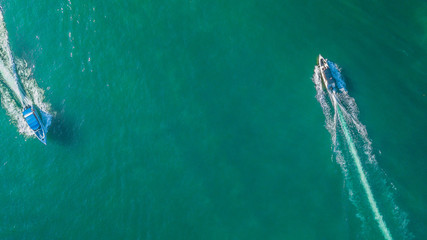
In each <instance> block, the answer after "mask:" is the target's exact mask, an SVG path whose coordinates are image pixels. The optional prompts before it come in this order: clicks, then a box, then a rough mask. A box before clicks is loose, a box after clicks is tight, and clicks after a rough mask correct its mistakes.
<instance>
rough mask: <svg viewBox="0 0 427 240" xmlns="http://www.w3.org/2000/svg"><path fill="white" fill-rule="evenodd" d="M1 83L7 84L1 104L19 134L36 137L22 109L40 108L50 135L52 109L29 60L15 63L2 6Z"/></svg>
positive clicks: (1, 87) (1, 91) (0, 86)
mask: <svg viewBox="0 0 427 240" xmlns="http://www.w3.org/2000/svg"><path fill="white" fill-rule="evenodd" d="M15 63H16V64H15ZM0 80H2V81H1V83H3V84H0V94H1V98H0V99H1V104H2V106H3V108H4V109H5V110H6V113H7V115H9V117H10V118H11V122H12V123H14V124H15V125H16V126H17V127H18V131H19V133H21V134H23V135H24V136H32V135H34V132H33V131H32V130H31V129H30V127H29V126H28V124H27V123H26V122H25V119H24V118H23V116H22V108H23V107H25V106H28V105H32V106H37V108H38V109H39V110H40V113H41V116H42V120H43V122H44V125H45V128H46V131H47V129H48V127H49V125H50V123H51V119H52V114H51V113H50V112H51V106H50V104H49V103H48V102H45V101H44V99H45V96H44V90H43V89H42V88H40V87H39V86H38V85H37V83H36V81H35V79H34V78H33V77H32V70H31V68H30V67H28V65H27V63H26V62H25V60H21V59H16V62H15V61H14V58H13V55H12V51H11V49H10V46H9V40H8V32H7V29H6V23H5V21H4V17H3V12H2V9H1V6H0ZM19 80H21V81H19ZM21 84H22V85H21Z"/></svg>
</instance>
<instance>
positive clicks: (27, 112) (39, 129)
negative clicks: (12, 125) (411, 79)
mask: <svg viewBox="0 0 427 240" xmlns="http://www.w3.org/2000/svg"><path fill="white" fill-rule="evenodd" d="M22 114H23V115H24V119H25V121H26V122H27V124H28V126H30V128H31V130H33V131H34V134H35V135H36V137H37V138H38V139H39V140H40V142H42V143H44V144H45V145H46V130H45V127H44V125H43V122H42V121H41V118H40V117H39V115H38V114H37V112H36V111H35V110H34V108H33V106H31V105H30V106H26V107H25V108H24V111H23V113H22Z"/></svg>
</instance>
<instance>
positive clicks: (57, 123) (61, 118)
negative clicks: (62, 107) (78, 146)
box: [47, 112, 77, 146]
mask: <svg viewBox="0 0 427 240" xmlns="http://www.w3.org/2000/svg"><path fill="white" fill-rule="evenodd" d="M75 129H76V127H75V124H74V121H73V120H72V119H71V118H70V117H68V116H66V115H65V114H64V113H63V112H60V113H57V114H55V116H53V117H52V122H51V125H50V127H49V130H48V133H47V137H48V142H49V140H50V141H54V142H57V143H59V144H61V145H64V146H70V145H74V144H75V143H76V142H77V140H76V139H77V135H76V132H75ZM48 144H49V143H48Z"/></svg>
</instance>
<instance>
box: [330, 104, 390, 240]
mask: <svg viewBox="0 0 427 240" xmlns="http://www.w3.org/2000/svg"><path fill="white" fill-rule="evenodd" d="M340 108H341V106H340V105H337V104H335V109H336V111H337V113H338V119H339V120H340V122H341V127H342V130H343V132H344V136H345V138H346V140H347V143H348V146H349V148H350V152H351V155H352V156H353V158H354V161H355V163H356V167H357V172H358V173H359V176H360V181H361V183H362V185H363V188H364V189H365V192H366V195H367V197H368V201H369V204H370V206H371V209H372V212H373V213H374V217H375V220H376V221H377V222H378V226H379V228H380V229H381V232H382V234H383V235H384V238H385V239H387V240H392V239H393V238H392V237H391V234H390V231H389V230H388V228H387V226H386V223H385V221H384V218H383V216H382V215H381V213H380V211H379V209H378V206H377V203H376V202H375V199H374V195H373V194H372V190H371V187H370V186H369V183H368V179H367V178H366V175H365V172H364V171H363V167H362V163H361V161H360V158H359V155H358V154H357V150H356V147H355V145H354V143H353V141H352V139H351V136H350V132H349V130H348V128H347V124H346V122H345V120H344V117H343V115H342V113H341V110H340Z"/></svg>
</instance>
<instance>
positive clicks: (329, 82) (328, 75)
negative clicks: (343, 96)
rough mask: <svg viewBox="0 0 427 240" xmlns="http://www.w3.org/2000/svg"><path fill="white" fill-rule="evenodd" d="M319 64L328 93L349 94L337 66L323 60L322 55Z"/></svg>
mask: <svg viewBox="0 0 427 240" xmlns="http://www.w3.org/2000/svg"><path fill="white" fill-rule="evenodd" d="M318 64H319V68H320V74H321V75H322V81H323V84H324V85H325V87H326V89H328V92H330V93H333V94H335V93H337V92H341V93H347V89H346V86H345V82H344V80H343V78H342V76H341V73H340V71H339V69H338V67H337V66H336V64H334V63H333V62H331V61H329V60H328V59H326V58H323V57H322V55H319V58H318Z"/></svg>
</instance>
